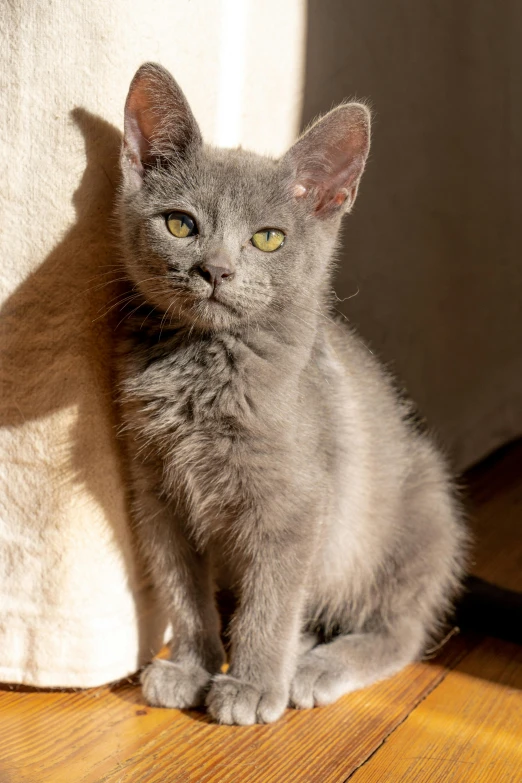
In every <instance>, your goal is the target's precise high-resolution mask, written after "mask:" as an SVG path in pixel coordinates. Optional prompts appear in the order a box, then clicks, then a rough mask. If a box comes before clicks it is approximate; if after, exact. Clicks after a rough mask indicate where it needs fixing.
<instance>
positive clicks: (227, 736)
mask: <svg viewBox="0 0 522 783" xmlns="http://www.w3.org/2000/svg"><path fill="white" fill-rule="evenodd" d="M467 480H468V483H469V496H470V502H469V504H468V506H469V509H470V514H471V518H472V526H473V529H474V531H475V535H476V553H475V558H474V564H473V571H474V573H476V574H478V575H479V576H483V577H485V578H488V579H491V580H494V581H496V582H497V583H499V584H501V585H503V586H505V587H510V588H513V589H517V590H522V542H521V535H520V532H519V531H520V530H521V527H522V524H521V523H522V444H521V443H519V444H517V445H514V446H511V447H508V448H506V449H504V450H503V451H502V452H500V453H499V454H497V455H495V456H494V457H493V458H491V459H489V460H488V461H487V462H486V463H484V464H482V465H481V466H479V467H478V468H476V469H474V470H473V471H472V472H471V473H470V474H469V476H468V477H467ZM346 780H350V781H351V782H352V783H370V782H371V783H388V782H390V783H391V782H392V781H405V782H406V783H409V781H415V783H423V782H424V781H430V783H438V781H440V782H441V783H443V782H444V783H450V782H451V781H464V782H465V783H473V782H474V781H481V783H497V781H498V783H521V782H522V647H520V646H517V645H512V644H508V643H503V642H499V641H495V640H493V639H487V638H480V637H475V638H472V637H466V636H464V635H462V634H460V635H456V636H454V637H453V638H452V639H451V640H450V641H449V642H448V643H447V644H446V646H445V647H444V648H443V650H442V651H440V652H439V654H438V657H434V658H432V659H431V660H428V661H425V662H422V663H417V664H415V665H412V666H410V667H409V668H408V669H407V670H406V671H404V672H403V673H401V674H400V675H398V676H396V677H394V678H393V679H391V680H388V681H387V682H385V683H381V684H379V685H376V686H374V687H372V688H369V689H367V690H364V691H361V692H358V693H355V694H352V695H350V696H346V697H345V698H343V699H341V700H340V701H339V702H338V703H337V704H334V705H332V706H331V707H327V708H323V709H316V710H311V711H306V712H297V711H294V710H288V711H287V713H286V715H285V716H284V718H283V719H282V720H281V721H280V722H279V723H277V724H274V725H270V726H253V727H248V728H241V727H228V726H216V725H214V724H212V723H211V722H210V721H209V720H208V718H207V716H206V715H205V714H204V713H199V712H188V713H181V712H178V711H176V710H163V709H153V708H150V707H148V706H146V705H145V704H144V703H143V700H142V697H141V693H140V689H139V687H138V686H137V684H136V681H135V680H134V681H130V682H125V683H120V684H118V685H115V686H113V687H111V688H97V689H94V690H91V691H87V692H65V693H63V692H56V691H54V692H38V691H34V690H30V689H24V688H13V687H10V686H3V687H2V688H0V783H66V782H67V783H71V782H72V781H73V782H74V783H101V782H102V781H103V783H145V782H147V783H176V781H180V783H193V782H194V781H197V783H203V781H204V782H205V783H210V782H211V781H212V783H228V781H230V783H232V782H233V783H253V781H263V783H268V782H269V781H271V782H273V783H286V782H287V781H292V783H294V782H295V781H310V782H312V781H313V782H314V783H316V782H317V783H319V782H320V783H341V781H346Z"/></svg>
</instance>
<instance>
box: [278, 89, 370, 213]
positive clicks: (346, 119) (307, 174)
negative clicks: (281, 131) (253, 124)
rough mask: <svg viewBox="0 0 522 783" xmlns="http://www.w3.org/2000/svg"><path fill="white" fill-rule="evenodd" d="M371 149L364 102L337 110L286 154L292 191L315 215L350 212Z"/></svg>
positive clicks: (329, 114)
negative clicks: (290, 174) (290, 172)
mask: <svg viewBox="0 0 522 783" xmlns="http://www.w3.org/2000/svg"><path fill="white" fill-rule="evenodd" d="M369 149H370V112H369V110H368V109H367V107H366V106H365V105H364V104H362V103H346V104H344V105H342V106H338V107H337V108H336V109H333V110H332V111H331V112H329V113H328V114H327V115H325V116H324V117H322V118H321V119H320V120H318V121H317V122H316V123H314V125H312V127H311V128H309V129H308V130H307V131H306V132H305V134H304V135H303V136H301V138H300V139H299V140H298V141H297V142H296V143H295V144H294V146H293V147H291V149H290V150H289V151H288V152H287V153H286V155H285V156H284V158H283V161H285V162H287V163H289V164H290V165H291V167H292V169H293V175H292V181H291V189H292V194H293V196H294V197H295V198H297V199H301V198H302V199H305V198H306V199H307V201H308V202H309V204H310V208H311V210H312V211H313V213H314V214H315V215H317V216H318V217H321V218H327V217H330V216H333V215H334V214H336V213H337V214H339V213H340V212H349V211H350V209H351V208H352V206H353V203H354V201H355V197H356V196H357V189H358V187H359V182H360V179H361V176H362V173H363V171H364V166H365V164H366V158H367V157H368V152H369Z"/></svg>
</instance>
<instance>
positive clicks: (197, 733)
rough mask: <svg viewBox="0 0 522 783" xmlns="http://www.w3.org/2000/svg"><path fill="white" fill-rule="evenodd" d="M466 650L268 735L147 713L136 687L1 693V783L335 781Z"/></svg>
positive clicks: (189, 716)
mask: <svg viewBox="0 0 522 783" xmlns="http://www.w3.org/2000/svg"><path fill="white" fill-rule="evenodd" d="M466 649H467V647H466V646H465V642H464V641H463V640H459V641H458V642H457V643H456V644H453V645H451V646H450V647H448V649H447V650H446V651H444V654H443V657H442V658H441V659H440V660H439V662H437V663H436V664H435V663H433V664H426V663H418V664H414V665H412V666H410V667H409V668H408V669H407V670H405V671H404V672H402V673H401V674H400V675H399V676H397V677H394V678H392V679H391V680H389V681H387V682H384V683H380V684H378V685H376V686H374V687H372V688H368V689H367V690H365V691H361V692H359V693H356V694H351V695H350V696H347V697H345V698H344V699H341V700H340V701H339V702H338V703H337V704H334V705H332V706H331V707H327V708H324V709H322V710H312V711H305V712H297V711H295V710H288V711H287V713H286V715H285V716H284V718H283V719H282V720H281V721H280V722H279V723H276V724H273V725H270V726H252V727H247V728H243V727H235V726H231V727H229V726H216V725H215V724H213V723H211V722H210V721H209V720H208V718H207V716H206V715H205V714H204V713H198V712H184V713H183V712H179V711H177V710H164V709H154V708H151V707H147V706H145V705H144V704H143V702H142V698H141V692H140V690H139V687H137V686H136V685H134V684H125V685H120V686H117V687H114V688H112V689H109V688H98V689H96V690H93V691H87V692H80V693H57V692H54V693H42V692H34V693H26V692H19V691H11V692H9V691H3V692H1V693H0V737H1V738H2V750H1V751H0V759H1V766H0V771H1V770H3V771H4V774H5V775H7V777H6V781H9V783H70V781H71V780H73V781H75V783H98V782H99V781H104V782H105V781H107V783H109V781H110V783H131V781H132V783H142V781H143V782H144V781H147V783H156V782H157V783H164V782H165V781H169V783H170V782H171V781H173V782H174V781H178V780H179V781H183V782H185V781H191V782H192V781H198V783H199V782H200V781H218V782H219V783H228V781H236V780H237V779H238V777H239V778H240V779H241V780H242V781H245V782H247V781H248V783H250V782H251V781H252V782H253V781H266V782H267V783H268V781H274V782H276V781H277V783H283V782H284V781H295V780H303V781H316V780H317V781H324V783H327V782H329V781H332V783H333V781H342V780H344V779H345V778H346V776H347V774H349V772H350V771H351V770H352V769H354V768H355V767H356V766H357V765H358V764H360V763H361V762H362V761H363V760H364V759H365V758H367V757H368V756H369V755H370V754H371V753H372V751H373V750H374V748H375V746H376V744H379V743H380V742H381V741H382V737H383V735H386V734H389V733H390V732H391V731H392V730H393V729H394V728H395V726H397V725H398V724H400V723H401V721H403V720H404V719H405V717H406V716H407V715H408V714H409V713H410V711H411V710H412V709H413V708H414V707H415V705H416V704H418V703H419V701H420V700H422V699H423V698H424V697H425V696H426V694H427V693H429V692H430V691H431V690H432V689H433V688H435V687H436V686H437V684H438V683H439V682H440V681H441V679H442V678H443V677H444V676H445V675H446V673H447V669H448V667H451V666H453V665H454V664H455V663H456V662H457V661H458V660H459V659H460V658H461V657H462V655H464V654H465V652H466ZM0 781H1V783H5V782H4V780H3V779H2V778H1V777H0Z"/></svg>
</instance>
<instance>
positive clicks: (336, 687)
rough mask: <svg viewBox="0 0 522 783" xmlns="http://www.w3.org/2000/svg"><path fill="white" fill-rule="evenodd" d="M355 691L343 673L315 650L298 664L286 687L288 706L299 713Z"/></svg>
mask: <svg viewBox="0 0 522 783" xmlns="http://www.w3.org/2000/svg"><path fill="white" fill-rule="evenodd" d="M357 687H358V686H357V684H356V683H354V682H352V681H351V678H350V677H349V676H348V674H347V672H346V671H343V669H342V668H339V667H336V666H335V665H332V661H331V660H329V659H328V658H327V657H325V658H323V657H322V656H321V654H320V648H316V649H315V650H311V651H310V652H308V653H306V654H305V655H302V656H301V658H300V660H299V663H298V665H297V669H296V672H295V674H294V678H293V680H292V684H291V686H290V703H291V704H292V705H293V706H294V707H297V709H300V710H304V709H310V708H311V707H324V706H326V705H327V704H331V703H332V702H334V701H337V699H338V698H339V697H340V696H343V695H344V694H345V693H349V692H350V691H352V690H355V689H356V688H357Z"/></svg>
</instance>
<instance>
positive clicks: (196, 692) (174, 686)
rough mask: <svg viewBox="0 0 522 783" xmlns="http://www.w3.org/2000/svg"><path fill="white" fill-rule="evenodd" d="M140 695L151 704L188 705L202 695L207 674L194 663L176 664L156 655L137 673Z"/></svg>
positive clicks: (179, 706)
mask: <svg viewBox="0 0 522 783" xmlns="http://www.w3.org/2000/svg"><path fill="white" fill-rule="evenodd" d="M140 680H141V685H142V690H143V695H144V696H145V699H146V700H147V702H148V703H149V704H150V705H151V706H153V707H171V708H177V709H181V710H183V709H190V708H191V707H198V706H200V705H201V704H202V703H203V701H204V699H205V693H206V690H207V686H208V683H209V682H210V674H209V673H208V672H207V671H206V670H205V669H203V667H202V666H197V665H196V664H194V663H190V664H186V665H184V664H177V663H173V662H172V661H164V660H161V659H157V660H155V661H153V662H152V663H151V664H150V666H147V668H146V669H144V670H143V672H142V673H141V677H140Z"/></svg>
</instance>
